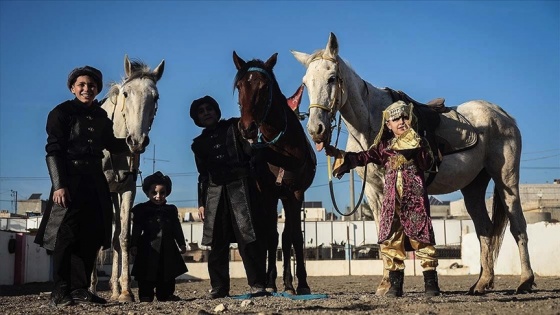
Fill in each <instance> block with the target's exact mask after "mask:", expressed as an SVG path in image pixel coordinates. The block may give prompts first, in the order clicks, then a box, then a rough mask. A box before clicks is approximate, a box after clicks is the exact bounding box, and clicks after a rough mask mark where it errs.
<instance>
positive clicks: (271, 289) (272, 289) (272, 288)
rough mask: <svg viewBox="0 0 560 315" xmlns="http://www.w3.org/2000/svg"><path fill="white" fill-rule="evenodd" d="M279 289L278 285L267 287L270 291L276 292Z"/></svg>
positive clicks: (267, 290)
mask: <svg viewBox="0 0 560 315" xmlns="http://www.w3.org/2000/svg"><path fill="white" fill-rule="evenodd" d="M277 291H278V288H277V287H267V288H266V292H268V293H274V292H277Z"/></svg>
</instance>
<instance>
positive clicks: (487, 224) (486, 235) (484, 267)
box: [461, 170, 494, 294]
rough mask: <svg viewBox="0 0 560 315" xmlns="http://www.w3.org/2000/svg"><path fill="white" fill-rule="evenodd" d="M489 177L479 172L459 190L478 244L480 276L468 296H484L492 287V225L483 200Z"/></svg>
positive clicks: (484, 172) (484, 171) (483, 172)
mask: <svg viewBox="0 0 560 315" xmlns="http://www.w3.org/2000/svg"><path fill="white" fill-rule="evenodd" d="M489 181H490V175H489V174H488V173H487V172H486V170H482V171H480V173H479V174H478V175H477V177H476V178H475V179H474V180H473V181H472V182H471V183H470V184H468V185H467V186H466V187H464V188H463V189H461V192H462V193H463V197H464V200H465V207H466V209H467V212H468V213H469V215H470V216H471V219H472V220H473V223H474V228H475V231H476V235H477V237H478V241H479V243H480V274H479V277H478V280H477V281H476V282H475V284H474V285H473V286H471V288H470V289H469V294H484V293H486V289H492V288H493V287H494V255H493V254H494V249H493V245H494V243H493V242H492V235H493V233H494V231H493V225H492V221H491V220H490V217H489V216H488V212H487V210H486V203H485V200H484V197H485V193H486V188H487V187H488V183H489Z"/></svg>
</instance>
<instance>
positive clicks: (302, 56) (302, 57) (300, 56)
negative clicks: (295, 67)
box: [290, 50, 310, 68]
mask: <svg viewBox="0 0 560 315" xmlns="http://www.w3.org/2000/svg"><path fill="white" fill-rule="evenodd" d="M290 52H291V53H292V55H294V58H296V60H297V61H299V63H301V64H302V65H304V66H305V67H306V68H307V66H309V64H308V63H307V61H308V60H309V56H310V55H309V54H306V53H302V52H299V51H295V50H290Z"/></svg>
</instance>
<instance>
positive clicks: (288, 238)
mask: <svg viewBox="0 0 560 315" xmlns="http://www.w3.org/2000/svg"><path fill="white" fill-rule="evenodd" d="M282 204H283V205H284V214H286V218H285V220H284V230H283V231H282V266H283V273H282V281H283V282H284V291H286V292H288V293H290V294H296V290H295V289H294V286H293V284H292V282H293V280H294V279H293V276H292V268H291V266H290V264H291V262H292V235H291V231H292V224H293V222H292V221H293V220H294V218H293V216H294V214H293V213H292V212H293V209H292V208H291V205H290V203H289V202H287V200H286V199H282ZM298 220H299V218H298Z"/></svg>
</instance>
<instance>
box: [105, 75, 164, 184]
mask: <svg viewBox="0 0 560 315" xmlns="http://www.w3.org/2000/svg"><path fill="white" fill-rule="evenodd" d="M128 82H129V81H125V83H123V84H122V86H121V87H120V88H119V93H118V94H117V100H116V101H114V100H113V98H112V97H110V98H109V100H110V101H111V103H113V113H112V114H111V122H114V120H115V112H116V111H117V104H118V98H119V96H121V95H122V98H123V100H122V106H121V110H120V112H121V115H122V117H123V120H124V129H125V132H126V136H125V138H126V137H128V136H129V135H130V132H129V129H128V123H127V120H126V111H125V108H126V99H127V95H126V93H125V92H123V88H124V86H125V85H126V84H127V83H128ZM154 103H155V104H154V115H153V116H152V117H151V118H150V124H149V125H148V131H150V130H151V129H152V124H153V123H154V119H155V117H156V114H157V110H158V101H157V100H155V101H154ZM128 157H130V160H131V162H130V163H129V169H128V171H126V172H124V175H125V176H124V177H123V178H122V179H120V178H119V173H118V172H117V170H116V169H115V166H114V163H113V153H110V154H109V160H110V162H111V169H112V170H113V173H114V174H115V177H116V180H115V181H116V182H117V183H119V184H120V183H123V182H124V181H126V180H127V178H128V176H129V175H132V176H133V180H134V182H136V179H137V177H138V174H140V173H141V172H140V170H139V168H140V154H139V153H130V154H128ZM140 176H142V175H141V174H140Z"/></svg>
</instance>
